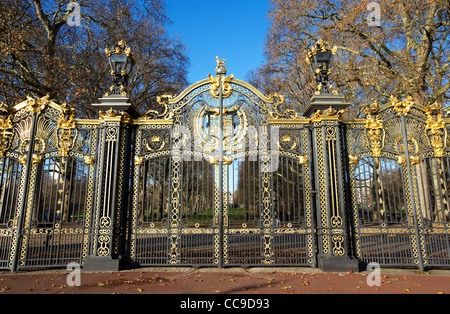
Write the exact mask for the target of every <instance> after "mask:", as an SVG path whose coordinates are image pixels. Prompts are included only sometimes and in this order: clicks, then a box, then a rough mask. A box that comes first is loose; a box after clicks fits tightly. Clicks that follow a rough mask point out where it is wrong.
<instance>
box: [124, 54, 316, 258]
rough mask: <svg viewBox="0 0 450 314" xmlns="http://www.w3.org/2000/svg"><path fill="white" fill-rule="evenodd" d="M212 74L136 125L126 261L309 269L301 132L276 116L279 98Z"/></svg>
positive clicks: (165, 99) (305, 141)
mask: <svg viewBox="0 0 450 314" xmlns="http://www.w3.org/2000/svg"><path fill="white" fill-rule="evenodd" d="M216 73H217V76H215V77H213V76H209V78H208V79H205V80H203V81H200V82H198V83H196V84H194V85H193V86H191V87H189V88H188V89H186V90H185V91H184V92H183V93H182V94H180V95H179V96H177V97H176V98H172V97H170V96H162V97H160V98H159V99H158V102H159V104H160V105H161V108H162V110H160V111H157V110H151V111H149V112H147V117H146V118H141V119H137V120H136V121H135V124H136V125H137V129H136V145H135V159H134V160H135V163H134V167H135V169H134V178H133V180H134V181H133V191H134V193H133V199H132V209H131V211H132V222H131V223H132V228H131V250H130V255H131V258H132V260H134V261H136V262H138V263H139V264H140V265H168V264H172V265H217V266H224V265H263V264H264V265H313V264H314V263H315V254H314V252H315V249H314V241H313V232H314V230H313V229H314V228H313V222H312V214H311V206H310V205H311V202H310V199H309V189H310V181H309V173H310V170H309V164H308V161H309V160H310V159H308V155H307V152H309V151H310V149H309V148H310V144H309V143H310V139H309V133H308V130H307V129H306V128H304V125H303V124H301V123H300V119H299V120H298V121H297V122H299V123H297V124H296V123H286V121H285V123H284V124H283V122H282V121H281V120H277V118H281V117H283V116H284V115H288V114H290V112H281V113H280V112H279V110H278V105H279V104H280V103H281V102H282V101H283V99H282V97H281V96H273V97H269V98H268V97H265V96H263V95H262V94H261V93H260V92H258V91H257V90H256V89H255V88H253V87H252V86H250V85H248V84H246V83H244V82H242V81H240V80H237V79H234V78H233V76H226V69H225V64H224V62H223V61H220V60H218V67H217V69H216ZM302 121H303V120H302ZM303 122H305V121H303Z"/></svg>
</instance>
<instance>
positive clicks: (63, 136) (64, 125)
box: [56, 104, 78, 157]
mask: <svg viewBox="0 0 450 314" xmlns="http://www.w3.org/2000/svg"><path fill="white" fill-rule="evenodd" d="M61 107H62V108H63V111H62V112H61V118H60V120H59V121H58V124H57V126H56V127H57V134H58V143H57V144H58V148H59V154H60V156H61V157H67V156H68V155H69V151H70V149H72V147H73V145H74V143H75V138H76V136H77V134H78V132H77V129H76V122H75V119H74V116H75V110H73V109H72V108H70V106H68V105H67V104H63V105H62V106H61Z"/></svg>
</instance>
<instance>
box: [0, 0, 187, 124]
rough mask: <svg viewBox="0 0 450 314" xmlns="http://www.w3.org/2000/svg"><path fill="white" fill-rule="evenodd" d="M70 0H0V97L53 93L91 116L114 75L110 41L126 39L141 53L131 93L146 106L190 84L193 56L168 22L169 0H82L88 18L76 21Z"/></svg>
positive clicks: (136, 53)
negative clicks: (171, 31) (71, 23)
mask: <svg viewBox="0 0 450 314" xmlns="http://www.w3.org/2000/svg"><path fill="white" fill-rule="evenodd" d="M69 2H70V1H67V0H65V1H64V0H59V1H45V0H43V1H40V0H34V1H25V0H21V1H14V0H5V1H3V2H2V4H1V5H0V6H1V7H0V58H1V61H0V101H3V102H6V103H9V104H13V103H16V102H18V101H21V100H23V99H24V97H25V96H26V95H28V94H33V95H35V96H38V97H43V96H45V95H47V94H49V95H50V98H51V99H55V100H56V101H58V102H60V103H61V102H67V103H69V104H70V105H73V106H74V107H75V108H76V110H77V114H78V115H82V116H92V115H93V113H94V111H93V110H92V107H91V104H92V103H94V102H95V101H96V100H97V99H98V98H100V97H102V96H103V94H104V93H105V92H106V91H108V89H109V87H110V85H111V80H110V78H109V74H108V73H109V69H108V66H107V59H106V55H105V53H104V48H105V47H113V46H114V45H115V44H116V43H117V42H118V41H119V40H121V39H124V40H125V41H126V42H127V44H128V46H130V47H131V48H132V52H133V53H134V57H135V59H136V65H135V70H134V71H133V73H132V76H131V82H130V84H129V88H128V90H129V93H130V98H131V101H132V102H133V103H134V104H135V105H136V107H137V108H138V110H140V111H141V112H145V111H147V110H148V109H149V108H152V107H153V106H154V102H155V99H154V98H155V96H156V95H160V94H167V93H177V92H180V91H181V90H182V89H183V88H184V87H185V86H186V85H187V78H186V75H187V70H188V65H189V60H188V58H187V56H186V54H185V52H186V50H185V47H184V45H183V44H181V43H180V42H179V40H178V39H175V38H172V37H171V36H169V34H168V33H167V31H166V29H165V27H166V26H167V24H168V23H170V20H169V19H168V17H167V15H166V12H165V4H164V1H163V0H144V1H135V0H128V1H119V0H112V1H106V0H100V1H80V12H81V25H80V26H72V27H70V26H69V25H68V24H67V20H68V19H69V18H70V17H71V15H72V14H73V13H72V12H71V11H68V10H67V4H68V3H69Z"/></svg>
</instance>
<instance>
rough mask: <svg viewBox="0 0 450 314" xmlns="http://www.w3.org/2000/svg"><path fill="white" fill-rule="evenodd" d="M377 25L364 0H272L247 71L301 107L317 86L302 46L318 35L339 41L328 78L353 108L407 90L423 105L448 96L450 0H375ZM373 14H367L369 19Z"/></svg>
mask: <svg viewBox="0 0 450 314" xmlns="http://www.w3.org/2000/svg"><path fill="white" fill-rule="evenodd" d="M378 3H379V5H380V11H379V13H380V18H381V20H380V25H379V26H376V24H375V25H374V23H368V21H367V17H369V18H370V17H371V16H372V15H373V13H374V11H371V9H370V8H369V9H368V7H367V4H368V2H366V1H355V0H345V1H337V0H324V1H315V0H271V7H270V10H269V19H270V22H271V26H270V29H269V31H268V34H267V37H266V48H265V54H266V60H267V61H266V63H265V64H264V65H263V66H262V67H261V68H260V69H257V70H253V71H252V72H251V73H250V74H249V78H250V80H251V83H253V84H255V85H257V86H258V87H260V88H264V89H266V91H267V92H273V91H272V90H271V89H273V88H277V89H278V91H277V92H279V93H283V94H285V95H286V99H287V104H288V105H290V106H292V107H294V108H295V107H297V109H298V110H299V111H300V112H301V111H303V109H304V108H305V106H306V105H307V104H308V103H309V100H310V97H311V96H312V92H313V91H314V87H315V86H313V85H314V80H313V77H312V73H311V70H310V66H309V65H308V64H307V62H306V61H305V58H306V53H307V51H308V50H309V49H310V48H311V46H312V45H313V44H314V43H315V42H316V41H317V40H319V39H323V40H324V41H325V42H326V43H328V44H329V45H330V46H336V47H337V55H336V62H335V67H334V70H333V74H332V75H333V79H334V81H335V84H336V85H337V87H338V88H339V90H340V92H341V93H342V94H343V95H344V96H345V97H346V100H348V101H350V102H351V103H352V104H353V106H352V108H351V114H352V115H356V116H357V115H360V114H361V113H362V110H363V107H364V106H365V105H367V104H370V103H371V102H373V101H375V100H377V101H379V102H387V100H388V99H389V96H391V95H393V96H395V97H397V98H399V99H401V98H403V97H405V95H410V96H412V97H413V100H414V101H415V102H416V103H418V104H422V105H425V106H429V105H431V104H433V103H434V102H440V103H444V104H448V102H449V99H450V92H449V91H450V79H449V78H450V74H449V73H450V72H449V70H450V60H449V52H450V36H449V35H450V22H449V20H450V12H449V7H450V5H449V4H450V2H449V1H448V0H417V1H409V0H380V1H378ZM369 22H370V21H369Z"/></svg>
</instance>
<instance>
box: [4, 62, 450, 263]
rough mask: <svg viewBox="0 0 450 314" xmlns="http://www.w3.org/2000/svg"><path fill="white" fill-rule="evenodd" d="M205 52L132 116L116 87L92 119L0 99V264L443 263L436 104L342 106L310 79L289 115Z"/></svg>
mask: <svg viewBox="0 0 450 314" xmlns="http://www.w3.org/2000/svg"><path fill="white" fill-rule="evenodd" d="M217 61H218V67H217V69H216V74H217V75H216V76H211V75H210V76H209V77H208V79H205V80H202V81H199V82H198V83H196V84H194V85H192V86H190V87H189V88H187V89H186V90H185V91H184V92H182V93H181V94H180V95H178V96H177V97H171V96H161V97H159V98H158V103H159V105H160V107H159V110H150V111H148V112H147V113H146V115H145V117H137V114H135V113H136V112H133V110H132V108H131V107H130V104H129V102H128V98H127V97H126V95H122V94H117V93H116V94H113V95H109V96H105V97H103V98H101V99H100V104H94V107H96V108H97V109H98V110H99V118H98V119H92V120H87V119H86V120H84V119H74V113H73V110H72V109H71V108H70V107H69V106H68V105H65V104H63V105H58V104H56V103H54V102H52V101H50V100H48V98H46V97H44V98H40V99H37V100H35V99H33V98H30V97H28V99H27V100H26V101H24V102H22V103H20V104H18V105H16V106H14V107H12V108H9V107H8V106H6V105H3V104H2V105H0V268H2V269H11V270H17V269H20V268H30V267H65V266H66V265H67V264H69V263H71V262H77V263H80V264H82V265H83V266H84V267H85V268H86V269H89V268H90V267H91V268H90V269H96V270H105V269H108V270H114V269H119V260H123V261H131V262H135V263H137V264H139V265H149V266H151V265H186V266H187V265H192V266H193V265H206V266H208V265H209V266H219V267H223V266H227V265H230V266H231V265H240V266H241V265H245V266H258V265H278V266H279V265H297V266H299V265H301V266H315V265H319V267H322V268H323V269H327V268H328V267H331V268H333V267H334V265H337V266H338V267H341V269H354V268H355V266H356V267H357V266H358V265H357V264H358V261H360V262H364V263H370V262H377V263H379V264H381V265H383V266H414V267H419V268H421V269H423V268H425V267H450V234H449V230H450V218H449V211H450V192H449V189H450V136H448V134H449V131H450V120H449V119H448V118H447V119H446V118H443V117H442V110H441V108H440V107H439V106H437V105H433V106H431V107H430V108H426V107H423V106H420V105H417V104H414V103H412V101H411V99H410V98H406V99H405V100H403V101H399V100H397V99H395V98H392V99H391V103H389V104H386V105H385V106H383V107H381V108H380V106H378V105H377V104H373V105H372V106H370V108H368V110H367V112H366V113H367V118H366V119H356V120H345V119H343V116H342V110H336V109H342V107H340V106H343V107H345V105H346V104H344V103H343V100H342V97H340V96H337V95H331V94H324V95H321V94H318V95H316V96H314V97H313V99H312V101H311V104H310V107H309V108H308V109H307V110H306V113H305V114H308V116H309V117H308V118H303V117H300V116H299V115H298V114H297V113H296V112H295V111H293V110H281V106H282V104H283V101H284V99H283V97H282V96H279V95H273V96H268V97H267V96H264V95H262V94H261V93H260V92H259V91H258V90H256V89H255V88H254V87H252V86H250V85H249V84H247V83H245V82H243V81H240V80H238V79H235V78H234V77H233V76H232V75H231V76H226V69H225V64H224V62H223V61H220V60H217ZM114 91H117V92H118V93H119V92H120V93H121V91H119V90H116V89H114ZM325 106H330V107H326V108H328V109H327V110H324V111H323V112H322V110H321V109H320V108H322V109H324V107H325ZM113 108H114V109H113ZM104 110H107V111H104ZM92 265H94V266H92ZM328 269H329V268H328Z"/></svg>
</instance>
